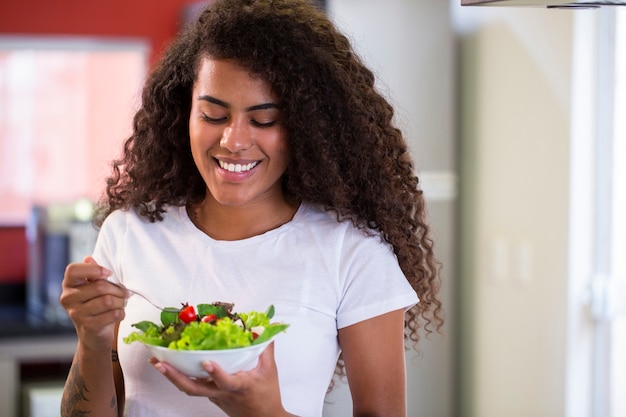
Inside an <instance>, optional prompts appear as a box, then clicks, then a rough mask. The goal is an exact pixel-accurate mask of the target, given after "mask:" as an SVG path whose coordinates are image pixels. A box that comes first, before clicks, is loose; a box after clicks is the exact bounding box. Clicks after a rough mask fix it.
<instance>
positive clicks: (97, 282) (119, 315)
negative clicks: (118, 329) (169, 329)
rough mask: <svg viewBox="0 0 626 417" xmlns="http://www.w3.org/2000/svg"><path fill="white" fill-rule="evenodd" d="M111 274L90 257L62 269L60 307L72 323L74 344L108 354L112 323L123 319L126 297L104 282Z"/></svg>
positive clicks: (112, 331)
mask: <svg viewBox="0 0 626 417" xmlns="http://www.w3.org/2000/svg"><path fill="white" fill-rule="evenodd" d="M110 275H111V271H109V270H108V269H106V268H104V267H102V266H100V265H98V264H97V263H96V261H95V260H94V259H93V258H91V257H86V258H85V259H84V261H83V262H82V263H78V262H77V263H72V264H70V265H68V266H67V268H66V269H65V275H64V277H63V290H62V292H61V297H60V301H61V305H62V306H63V308H65V310H66V311H67V313H68V315H69V317H70V319H72V322H74V327H75V328H76V333H77V335H78V340H79V341H80V342H81V343H82V344H83V345H84V346H85V347H86V348H88V349H91V350H94V351H96V350H98V351H99V350H110V349H111V346H113V339H114V330H115V325H116V323H118V322H120V321H121V320H122V319H123V318H124V306H125V304H126V299H127V298H128V296H129V294H128V292H127V291H126V290H125V289H124V288H120V287H117V286H115V285H113V284H112V283H110V282H108V281H107V280H106V278H107V277H108V276H110Z"/></svg>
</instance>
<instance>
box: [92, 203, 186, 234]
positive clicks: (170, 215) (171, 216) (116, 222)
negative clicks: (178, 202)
mask: <svg viewBox="0 0 626 417" xmlns="http://www.w3.org/2000/svg"><path fill="white" fill-rule="evenodd" d="M179 219H180V207H177V206H166V207H165V213H163V220H162V221H157V222H151V221H150V220H148V219H147V218H146V217H143V216H140V215H139V213H137V211H136V210H135V209H132V208H131V209H123V210H122V209H119V210H115V211H113V212H111V214H109V215H108V216H107V218H106V219H104V222H103V223H102V226H101V232H102V231H107V230H119V229H120V228H124V229H126V228H151V227H153V226H154V225H158V224H161V223H163V224H166V223H170V222H172V221H174V222H176V221H178V220H179Z"/></svg>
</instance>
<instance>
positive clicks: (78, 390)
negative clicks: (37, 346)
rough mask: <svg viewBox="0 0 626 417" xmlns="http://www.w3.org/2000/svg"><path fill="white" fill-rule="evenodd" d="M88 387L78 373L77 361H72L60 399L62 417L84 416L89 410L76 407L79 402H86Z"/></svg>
mask: <svg viewBox="0 0 626 417" xmlns="http://www.w3.org/2000/svg"><path fill="white" fill-rule="evenodd" d="M88 393H89V389H87V386H86V385H85V380H84V379H83V377H82V376H81V375H80V372H79V365H78V362H74V363H73V364H72V367H71V368H70V372H69V375H68V377H67V381H66V383H65V389H64V390H63V399H62V401H61V416H63V417H85V416H87V415H89V414H90V413H89V411H83V410H78V409H77V408H76V407H77V405H78V403H80V402H88V401H89V400H88V399H87V394H88Z"/></svg>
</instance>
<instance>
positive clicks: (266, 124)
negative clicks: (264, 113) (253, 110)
mask: <svg viewBox="0 0 626 417" xmlns="http://www.w3.org/2000/svg"><path fill="white" fill-rule="evenodd" d="M276 123H277V122H276V120H272V121H271V122H257V121H256V120H254V119H252V120H250V124H252V126H255V127H260V128H266V127H272V126H274V125H275V124H276Z"/></svg>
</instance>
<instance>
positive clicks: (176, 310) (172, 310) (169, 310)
mask: <svg viewBox="0 0 626 417" xmlns="http://www.w3.org/2000/svg"><path fill="white" fill-rule="evenodd" d="M109 282H111V281H109ZM111 284H113V285H115V286H116V287H118V288H123V289H125V290H126V291H128V292H130V293H133V294H135V295H138V296H140V297H141V298H143V299H144V300H146V301H147V302H149V303H150V304H152V305H153V306H154V307H155V308H157V309H159V310H161V311H163V312H166V313H180V311H181V310H180V308H175V307H161V306H160V305H158V304H156V303H155V302H154V301H152V300H151V299H149V298H148V297H146V296H145V295H143V294H142V293H140V292H139V291H136V290H131V289H130V288H128V287H125V286H123V285H121V284H117V283H115V282H111Z"/></svg>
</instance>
